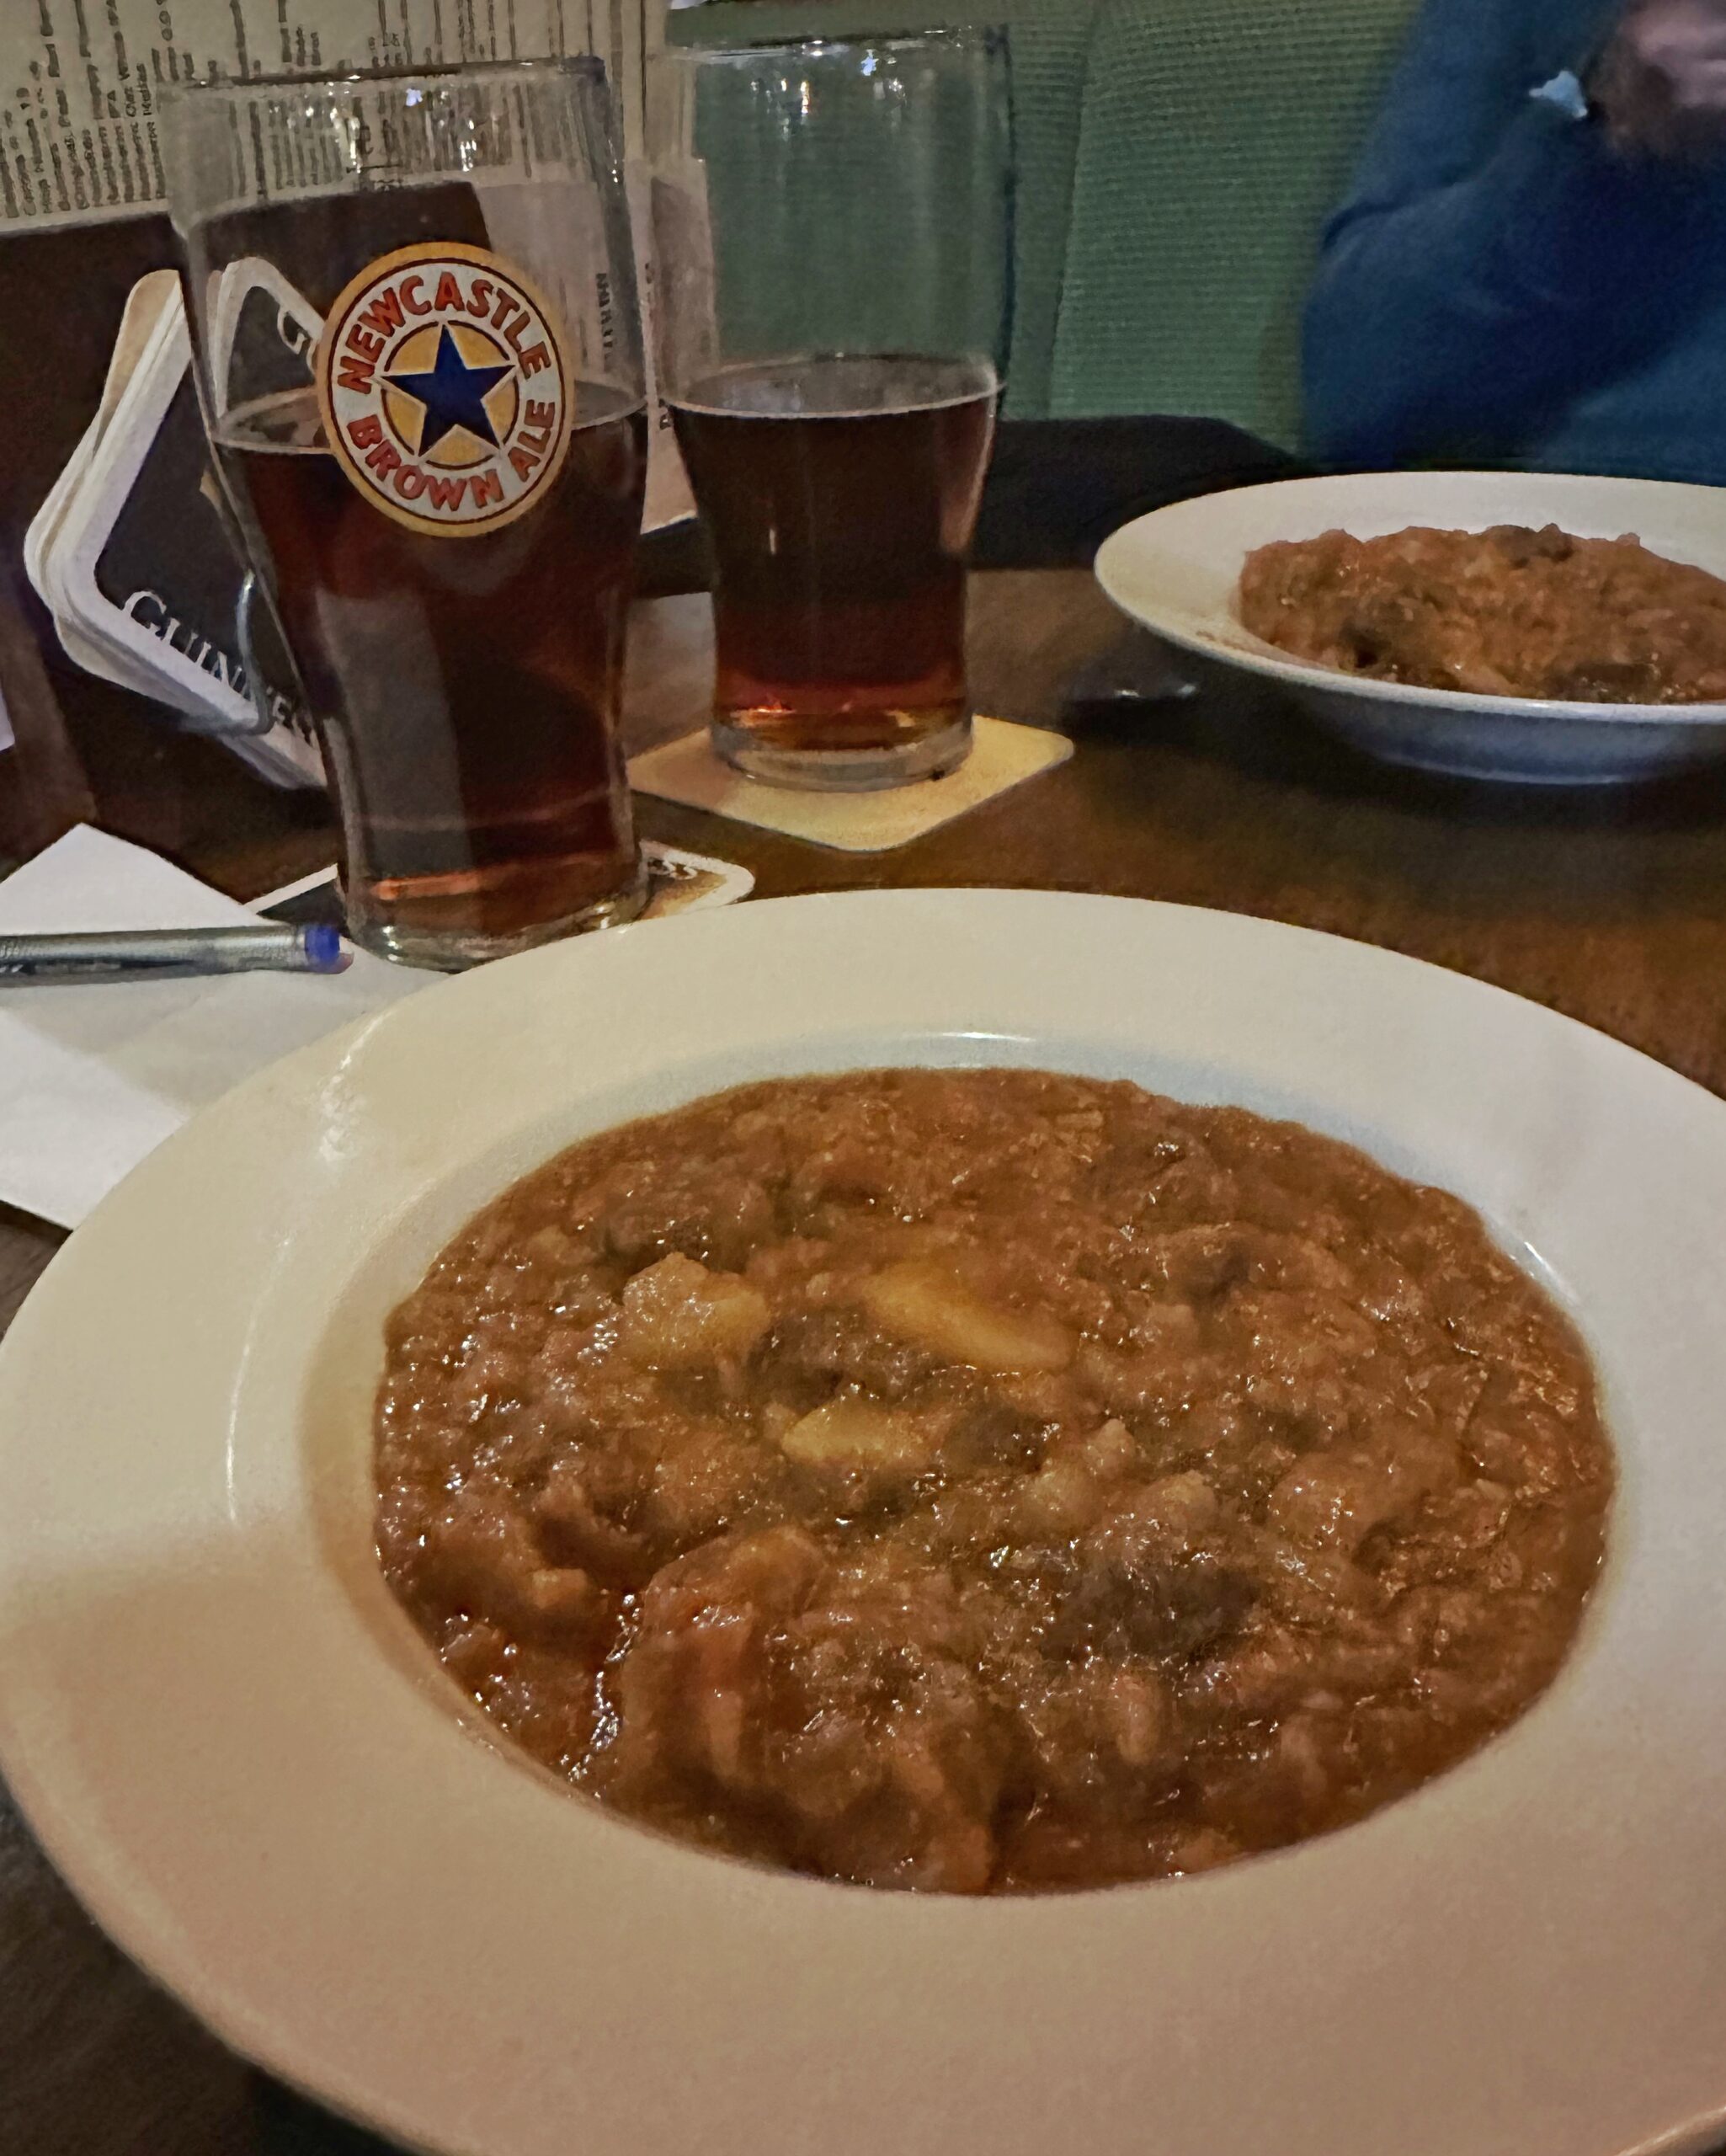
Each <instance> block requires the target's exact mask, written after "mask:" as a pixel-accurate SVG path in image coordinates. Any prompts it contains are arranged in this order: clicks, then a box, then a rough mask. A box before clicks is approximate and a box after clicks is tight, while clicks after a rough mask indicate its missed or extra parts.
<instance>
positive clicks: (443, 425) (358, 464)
mask: <svg viewBox="0 0 1726 2156" xmlns="http://www.w3.org/2000/svg"><path fill="white" fill-rule="evenodd" d="M317 397H318V403H320V405H321V406H322V411H323V426H324V433H325V435H326V437H327V439H328V442H329V445H330V446H331V448H332V449H333V451H335V453H336V456H337V458H338V461H339V462H340V463H341V465H342V467H343V469H344V471H345V472H347V474H348V477H349V478H350V479H351V480H352V481H353V482H354V485H355V486H356V487H357V488H359V489H360V493H361V494H364V495H365V498H366V499H367V500H368V501H370V502H371V503H373V504H375V505H376V507H377V508H379V509H381V510H383V512H384V514H385V515H386V516H392V517H394V518H395V520H396V521H397V523H398V524H406V525H411V526H413V529H414V530H415V531H436V532H442V533H446V534H447V535H448V536H450V537H451V538H464V537H466V536H470V535H471V534H472V533H475V532H479V531H496V530H497V528H498V526H499V525H500V524H507V523H509V520H510V519H511V518H512V517H516V516H519V515H521V513H522V511H523V510H525V509H527V508H529V507H530V505H531V504H533V503H534V502H535V501H536V500H537V499H539V497H540V495H541V493H542V492H543V491H544V489H545V488H546V487H547V486H549V485H550V483H551V481H552V480H553V479H554V478H556V477H557V471H558V468H559V467H560V466H561V465H562V462H563V456H564V452H565V451H567V448H568V446H569V421H570V401H571V400H570V391H569V382H568V379H567V375H566V373H565V371H564V364H563V355H562V350H560V348H559V345H558V341H557V328H556V325H555V323H553V321H552V318H551V310H550V308H549V307H547V306H546V302H544V300H542V299H541V297H540V296H539V294H538V293H537V292H536V291H535V290H534V288H533V286H531V285H530V283H529V282H528V281H527V280H526V279H525V277H524V276H523V275H522V274H521V272H520V271H519V270H512V269H511V268H510V267H509V264H507V263H504V262H500V261H499V260H498V258H497V256H496V255H494V254H488V253H487V252H486V251H485V249H484V248H478V247H464V246H462V245H461V244H460V243H458V242H456V241H454V240H432V241H429V242H427V243H424V245H422V246H418V247H404V248H398V249H397V252H396V253H393V254H386V255H382V256H381V257H380V258H379V259H378V260H377V261H376V262H373V263H371V264H369V265H368V266H367V267H366V268H365V270H361V271H360V275H358V276H357V277H355V278H354V280H353V282H352V283H351V284H349V286H347V288H346V290H345V291H344V292H343V293H342V295H341V296H340V297H339V298H338V300H337V302H336V303H335V305H334V306H333V307H332V308H331V309H330V312H329V316H328V320H327V321H326V323H325V324H324V331H323V335H322V339H320V341H319V344H318V348H317Z"/></svg>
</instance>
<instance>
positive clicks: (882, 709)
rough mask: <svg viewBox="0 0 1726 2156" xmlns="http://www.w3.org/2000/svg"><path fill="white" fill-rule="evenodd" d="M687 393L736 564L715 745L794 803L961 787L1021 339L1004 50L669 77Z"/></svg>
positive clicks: (674, 70)
mask: <svg viewBox="0 0 1726 2156" xmlns="http://www.w3.org/2000/svg"><path fill="white" fill-rule="evenodd" d="M650 123H651V127H652V141H653V149H654V153H655V154H654V182H653V205H654V208H653V227H654V230H653V237H654V249H655V262H656V284H657V291H656V307H657V315H658V324H659V356H660V365H661V371H662V384H661V386H662V388H663V392H664V394H665V396H666V398H667V401H668V403H669V407H670V409H671V413H672V417H673V421H674V425H675V427H676V430H677V439H678V442H679V446H680V448H681V449H682V451H683V455H684V461H685V464H686V465H687V467H688V469H689V475H690V484H691V486H692V488H693V490H694V493H695V501H696V504H697V506H698V508H699V509H700V510H701V516H702V519H703V520H704V522H705V524H706V528H707V531H708V533H709V535H710V537H711V546H712V552H713V557H714V563H715V584H714V616H715V630H716V637H717V675H716V680H715V685H714V696H713V741H714V745H715V747H716V748H717V750H718V752H719V754H720V755H722V756H723V757H725V758H726V759H727V761H729V762H730V763H732V764H733V765H734V766H737V767H738V769H739V770H741V771H747V772H748V773H750V774H752V775H754V776H756V777H759V778H763V779H766V780H769V781H770V782H774V783H776V784H779V785H784V786H797V787H824V788H837V789H863V788H868V787H887V786H895V785H899V784H902V783H903V782H905V781H907V780H910V779H915V778H921V777H925V776H932V775H935V774H938V773H940V772H942V771H950V770H951V769H952V768H953V767H954V766H956V764H958V763H960V762H961V761H962V760H963V758H964V756H965V755H966V754H967V750H968V749H969V746H970V739H971V711H970V706H969V703H968V702H967V695H966V682H965V565H966V557H967V550H968V548H969V547H970V543H971V536H972V528H973V526H974V525H975V523H976V520H977V510H978V499H979V497H980V495H981V493H982V488H983V474H984V472H985V469H986V467H987V466H988V454H989V446H990V443H991V440H992V437H993V434H994V416H995V405H996V401H997V398H998V395H999V387H1000V368H1001V366H1002V364H1003V360H1004V346H1005V340H1006V335H1007V330H1008V326H1009V325H1008V312H1009V309H1008V299H1009V246H1010V238H1011V232H1010V223H1011V220H1010V207H1011V179H1012V158H1011V131H1010V124H1009V98H1008V86H1007V62H1006V52H1005V48H1004V44H1003V42H1002V40H1001V38H1000V36H999V34H998V33H994V32H988V31H973V30H947V31H935V32H930V33H928V34H926V35H918V36H907V37H883V38H879V39H868V40H836V41H826V40H823V41H819V42H816V43H811V44H805V45H754V46H749V47H746V48H742V49H738V50H725V51H720V50H713V49H707V50H701V49H692V50H685V51H669V52H667V53H665V54H664V55H663V56H661V57H660V58H659V59H658V61H656V63H655V75H654V79H653V96H652V100H651V104H650Z"/></svg>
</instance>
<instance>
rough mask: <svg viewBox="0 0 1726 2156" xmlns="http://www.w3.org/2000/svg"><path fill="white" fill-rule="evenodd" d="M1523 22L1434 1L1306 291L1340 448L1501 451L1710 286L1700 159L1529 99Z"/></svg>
mask: <svg viewBox="0 0 1726 2156" xmlns="http://www.w3.org/2000/svg"><path fill="white" fill-rule="evenodd" d="M1711 4H1712V0H1711ZM1527 21H1528V15H1527V12H1526V9H1524V8H1519V7H1514V6H1510V5H1507V4H1506V0H1427V5H1426V7H1425V10H1424V12H1423V13H1422V15H1421V18H1420V21H1419V23H1418V24H1417V26H1416V29H1415V31H1414V36H1413V38H1412V40H1411V42H1410V44H1409V49H1408V51H1407V52H1406V53H1405V55H1404V59H1403V61H1402V62H1401V64H1400V66H1399V67H1398V71H1397V73H1396V76H1395V77H1394V79H1393V83H1392V86H1391V89H1390V93H1389V94H1388V98H1387V100H1386V103H1385V105H1384V108H1383V110H1382V113H1381V115H1380V117H1379V120H1378V122H1377V125H1376V127H1375V129H1374V131H1373V133H1372V137H1371V139H1370V141H1369V142H1368V144H1367V147H1366V153H1365V155H1364V157H1363V158H1362V160H1361V166H1360V168H1359V171H1358V172H1357V174H1356V184H1355V187H1354V190H1353V192H1352V194H1351V195H1350V198H1349V200H1347V201H1346V202H1345V204H1344V205H1343V206H1342V208H1341V209H1340V211H1338V212H1337V214H1336V216H1334V218H1333V220H1332V221H1331V223H1330V226H1329V229H1328V231H1327V232H1326V234H1325V238H1324V248H1323V251H1322V253H1321V257H1320V261H1319V267H1318V276H1317V279H1316V280H1315V283H1314V286H1313V292H1312V296H1311V298H1310V301H1309V302H1308V312H1307V324H1306V383H1307V403H1308V439H1309V446H1311V448H1312V449H1313V451H1314V453H1315V454H1317V455H1318V456H1320V457H1321V458H1323V459H1324V461H1326V462H1331V463H1337V464H1347V465H1362V466H1377V467H1391V466H1395V465H1399V464H1405V463H1410V462H1421V461H1425V460H1430V459H1435V458H1441V457H1446V456H1450V457H1455V456H1463V455H1467V456H1480V457H1484V458H1491V457H1493V456H1495V455H1497V454H1500V453H1505V452H1508V451H1510V450H1511V449H1513V448H1514V447H1515V446H1516V444H1517V443H1518V442H1519V441H1520V440H1524V439H1526V436H1527V435H1528V433H1529V432H1530V430H1533V429H1537V428H1538V426H1539V425H1540V424H1541V422H1542V417H1543V415H1545V414H1548V412H1550V411H1552V410H1553V409H1554V408H1558V407H1559V406H1560V405H1561V404H1562V403H1563V402H1564V400H1565V399H1566V398H1569V397H1572V396H1574V395H1575V394H1577V393H1579V392H1581V391H1582V390H1584V389H1585V388H1586V387H1588V386H1589V385H1590V384H1591V383H1592V382H1597V381H1601V380H1604V379H1607V378H1609V377H1610V376H1611V374H1612V373H1613V372H1615V371H1617V370H1618V369H1619V368H1621V367H1622V366H1624V365H1625V364H1626V363H1627V361H1628V360H1631V359H1632V358H1633V355H1635V354H1636V353H1637V352H1638V350H1643V349H1651V348H1652V347H1653V346H1654V345H1655V344H1657V343H1658V342H1659V340H1660V339H1663V338H1665V337H1670V334H1671V332H1672V328H1673V326H1674V322H1675V318H1676V317H1677V316H1679V315H1681V313H1682V312H1684V311H1686V308H1687V307H1689V306H1691V304H1694V303H1699V302H1700V301H1701V300H1702V299H1703V298H1706V297H1707V295H1706V294H1701V293H1697V292H1696V291H1694V289H1693V288H1694V287H1695V286H1696V285H1697V282H1698V281H1699V280H1696V279H1695V278H1694V277H1693V276H1692V277H1689V278H1686V275H1685V266H1686V256H1688V257H1689V258H1690V259H1691V262H1692V263H1693V262H1694V259H1695V257H1694V252H1693V250H1694V249H1695V248H1696V245H1697V233H1698V229H1699V227H1698V224H1697V219H1698V217H1699V216H1701V215H1702V214H1703V206H1702V205H1703V188H1702V182H1701V181H1700V179H1699V177H1698V174H1697V171H1696V169H1695V168H1694V167H1693V166H1692V165H1691V164H1689V163H1685V162H1683V161H1681V160H1677V159H1670V160H1665V159H1662V158H1660V157H1656V156H1653V155H1650V154H1647V153H1645V152H1642V151H1640V150H1638V149H1636V148H1633V147H1630V146H1628V145H1626V144H1624V143H1622V142H1621V141H1618V140H1616V139H1615V138H1614V136H1613V133H1612V131H1611V130H1610V129H1609V128H1608V127H1607V126H1606V125H1603V124H1602V123H1601V121H1600V120H1597V119H1579V118H1575V117H1573V116H1572V115H1571V114H1569V113H1568V112H1566V111H1565V110H1564V109H1563V108H1562V105H1561V104H1559V103H1558V102H1556V101H1554V100H1553V99H1550V98H1545V97H1536V96H1535V95H1534V94H1533V93H1534V92H1535V91H1536V90H1537V88H1539V87H1540V77H1541V75H1542V72H1549V70H1548V71H1543V70H1542V67H1540V65H1539V64H1538V62H1537V61H1536V60H1535V59H1534V57H1533V56H1532V54H1531V53H1530V51H1528V50H1527V42H1526V24H1527ZM1588 58H1589V55H1587V54H1585V53H1579V54H1578V55H1577V56H1576V65H1577V66H1578V67H1583V66H1585V64H1586V62H1587V60H1588Z"/></svg>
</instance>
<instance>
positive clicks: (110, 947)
mask: <svg viewBox="0 0 1726 2156" xmlns="http://www.w3.org/2000/svg"><path fill="white" fill-rule="evenodd" d="M353 959H354V954H353V953H352V952H351V951H349V949H347V947H345V946H344V943H343V942H342V937H341V931H340V930H339V929H335V928H332V927H330V926H328V924H327V923H323V922H317V923H315V924H313V925H312V926H310V927H306V928H280V927H276V926H273V925H271V924H269V923H268V922H260V923H259V924H258V926H257V927H256V928H150V929H138V930H132V931H126V930H123V929H117V930H114V931H104V932H102V933H99V934H95V935H82V934H81V935H68V936H57V935H56V936H0V989H4V988H10V987H13V986H23V985H31V984H40V985H50V984H60V985H72V984H76V983H80V982H96V981H112V980H173V979H189V978H192V977H195V976H197V975H200V974H252V973H290V974H338V973H341V972H343V971H344V970H345V969H346V968H347V967H349V965H351V964H352V963H353Z"/></svg>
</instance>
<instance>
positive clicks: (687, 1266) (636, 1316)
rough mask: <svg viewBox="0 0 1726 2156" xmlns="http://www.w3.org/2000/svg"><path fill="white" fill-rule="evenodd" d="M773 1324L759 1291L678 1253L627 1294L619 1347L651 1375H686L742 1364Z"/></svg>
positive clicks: (644, 1275)
mask: <svg viewBox="0 0 1726 2156" xmlns="http://www.w3.org/2000/svg"><path fill="white" fill-rule="evenodd" d="M770 1321H771V1313H770V1310H768V1307H767V1299H766V1297H765V1296H764V1294H762V1293H761V1291H760V1289H759V1288H752V1287H751V1286H750V1285H749V1283H748V1281H747V1280H742V1279H739V1278H738V1276H737V1274H736V1273H710V1272H709V1271H708V1269H707V1267H706V1266H705V1265H701V1264H698V1263H697V1262H696V1261H695V1259H694V1258H692V1257H683V1256H682V1255H681V1254H680V1253H679V1252H677V1251H673V1253H672V1255H671V1256H670V1257H662V1258H661V1259H660V1261H659V1262H658V1264H657V1265H650V1266H648V1267H647V1269H646V1271H645V1272H642V1273H637V1275H636V1276H635V1278H634V1279H633V1280H631V1282H630V1283H628V1285H627V1286H626V1288H625V1289H624V1291H623V1321H622V1324H621V1326H620V1327H619V1328H618V1342H619V1344H620V1346H621V1348H622V1349H623V1351H624V1353H626V1355H629V1356H630V1357H631V1358H633V1359H634V1360H635V1361H637V1362H638V1363H645V1364H647V1367H648V1368H649V1369H660V1370H663V1369H685V1368H687V1367H689V1366H690V1365H692V1364H701V1363H709V1364H712V1363H718V1362H721V1361H732V1362H738V1361H741V1360H742V1358H743V1357H744V1356H745V1355H747V1354H748V1352H749V1350H750V1349H751V1348H753V1347H754V1344H755V1342H757V1341H758V1340H759V1338H760V1337H761V1336H762V1334H763V1333H764V1332H765V1331H766V1330H767V1327H768V1325H769V1324H770Z"/></svg>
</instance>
